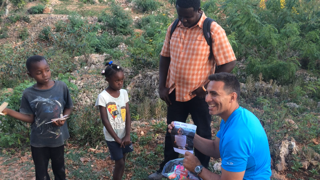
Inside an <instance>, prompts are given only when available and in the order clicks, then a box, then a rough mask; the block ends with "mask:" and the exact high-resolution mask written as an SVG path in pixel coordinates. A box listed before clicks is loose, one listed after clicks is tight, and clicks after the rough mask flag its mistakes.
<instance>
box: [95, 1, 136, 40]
mask: <svg viewBox="0 0 320 180" xmlns="http://www.w3.org/2000/svg"><path fill="white" fill-rule="evenodd" d="M110 11H111V15H110V14H107V13H106V12H102V13H101V14H100V15H99V17H98V22H101V23H103V24H104V25H103V26H102V29H104V28H105V27H108V28H110V29H112V30H113V32H114V33H115V34H123V35H128V34H132V32H133V29H132V27H131V25H132V22H133V20H132V18H131V16H130V15H129V14H128V12H126V11H124V10H123V9H122V7H121V6H119V5H117V4H115V3H112V5H111V9H110Z"/></svg>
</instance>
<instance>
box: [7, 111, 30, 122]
mask: <svg viewBox="0 0 320 180" xmlns="http://www.w3.org/2000/svg"><path fill="white" fill-rule="evenodd" d="M2 113H3V114H5V115H8V116H11V117H13V118H16V119H18V120H20V121H23V122H27V123H33V121H34V115H33V114H32V115H31V114H30V115H27V114H22V113H19V112H17V111H15V110H12V109H8V108H5V109H4V110H3V111H2Z"/></svg>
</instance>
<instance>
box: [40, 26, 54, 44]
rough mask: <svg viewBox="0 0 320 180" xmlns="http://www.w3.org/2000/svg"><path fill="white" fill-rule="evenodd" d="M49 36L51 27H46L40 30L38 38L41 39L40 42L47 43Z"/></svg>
mask: <svg viewBox="0 0 320 180" xmlns="http://www.w3.org/2000/svg"><path fill="white" fill-rule="evenodd" d="M51 34H52V32H51V27H50V26H46V27H44V28H43V29H42V30H41V32H40V34H39V36H38V38H39V39H41V40H45V41H49V40H50V37H51Z"/></svg>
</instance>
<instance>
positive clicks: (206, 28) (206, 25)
mask: <svg viewBox="0 0 320 180" xmlns="http://www.w3.org/2000/svg"><path fill="white" fill-rule="evenodd" d="M213 21H214V20H213V19H211V18H206V19H205V20H204V22H203V28H202V29H203V35H204V38H205V39H206V41H207V44H208V45H209V46H210V55H209V59H212V57H213V51H212V39H211V23H212V22H213Z"/></svg>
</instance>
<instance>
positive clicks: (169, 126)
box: [168, 122, 174, 133]
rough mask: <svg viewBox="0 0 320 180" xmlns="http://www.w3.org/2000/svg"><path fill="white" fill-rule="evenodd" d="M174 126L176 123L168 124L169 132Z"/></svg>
mask: <svg viewBox="0 0 320 180" xmlns="http://www.w3.org/2000/svg"><path fill="white" fill-rule="evenodd" d="M173 128H174V123H173V122H171V124H168V132H169V133H171V131H172V129H173Z"/></svg>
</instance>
